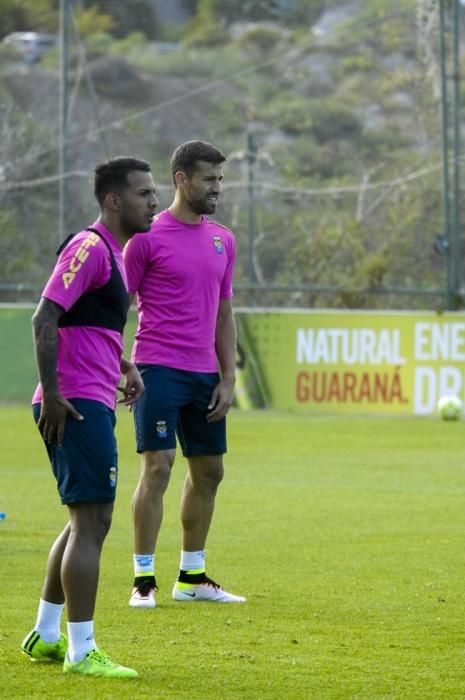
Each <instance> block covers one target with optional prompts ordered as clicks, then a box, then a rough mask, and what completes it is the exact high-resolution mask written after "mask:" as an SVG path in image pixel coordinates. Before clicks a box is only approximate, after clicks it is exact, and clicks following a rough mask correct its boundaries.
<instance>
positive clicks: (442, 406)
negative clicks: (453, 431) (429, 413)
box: [438, 396, 463, 420]
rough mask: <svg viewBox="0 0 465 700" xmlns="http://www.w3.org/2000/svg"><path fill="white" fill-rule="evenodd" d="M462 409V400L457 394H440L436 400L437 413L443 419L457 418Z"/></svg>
mask: <svg viewBox="0 0 465 700" xmlns="http://www.w3.org/2000/svg"><path fill="white" fill-rule="evenodd" d="M462 411H463V402H462V400H461V399H460V398H459V397H458V396H441V398H440V399H439V401H438V413H439V415H440V417H441V418H442V419H443V420H459V418H460V417H461V415H462Z"/></svg>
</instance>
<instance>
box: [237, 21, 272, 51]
mask: <svg viewBox="0 0 465 700" xmlns="http://www.w3.org/2000/svg"><path fill="white" fill-rule="evenodd" d="M282 39H283V32H282V31H280V30H279V29H278V28H277V27H270V26H267V25H258V26H256V27H254V28H253V29H249V30H248V31H246V32H244V33H243V34H242V35H241V37H240V39H239V40H238V42H237V45H238V48H239V49H244V50H245V51H247V53H249V54H250V55H252V56H254V55H255V56H258V57H262V58H263V57H264V56H266V54H268V53H269V52H270V51H273V50H274V49H275V48H276V47H277V46H278V44H279V43H280V42H281V41H282Z"/></svg>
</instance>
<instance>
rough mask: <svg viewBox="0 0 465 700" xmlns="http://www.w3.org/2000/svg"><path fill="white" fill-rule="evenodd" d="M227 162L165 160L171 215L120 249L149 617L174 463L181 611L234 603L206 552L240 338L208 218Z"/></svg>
mask: <svg viewBox="0 0 465 700" xmlns="http://www.w3.org/2000/svg"><path fill="white" fill-rule="evenodd" d="M224 161H225V157H224V155H223V154H222V153H221V151H219V150H218V149H217V148H215V147H214V146H212V145H211V144H209V143H205V142H203V141H188V142H187V143H184V144H182V145H181V146H179V148H177V149H176V151H175V152H174V154H173V157H172V160H171V171H172V177H173V182H174V185H175V187H176V192H175V197H174V201H173V203H172V204H171V206H170V207H169V208H168V209H166V210H165V211H162V212H161V213H160V214H158V215H157V216H156V218H155V220H154V222H153V225H152V227H151V229H150V231H149V232H147V233H140V234H138V235H137V236H134V237H133V238H132V239H131V240H130V241H129V243H128V244H127V246H126V248H125V253H124V261H125V265H126V271H127V275H128V286H129V293H130V294H131V295H137V310H138V315H139V324H138V327H137V332H136V337H135V343H134V347H133V352H132V360H133V362H135V363H136V365H137V367H138V368H139V371H140V372H141V375H142V377H143V380H144V385H145V393H144V396H143V397H142V398H141V399H140V400H139V401H137V403H136V404H135V405H134V422H135V430H136V440H137V451H138V452H139V453H141V455H142V457H141V467H142V468H141V476H140V480H139V484H138V486H137V488H136V491H135V494H134V499H133V517H134V549H135V551H134V573H135V579H134V587H133V591H132V595H131V598H130V601H129V605H131V606H132V607H137V608H154V607H155V605H156V602H155V595H154V594H155V591H156V590H157V586H156V580H155V546H156V542H157V537H158V533H159V530H160V526H161V522H162V517H163V495H164V493H165V491H166V488H167V486H168V482H169V479H170V474H171V467H172V466H173V462H174V458H175V453H176V434H177V437H178V440H179V443H180V445H181V448H182V452H183V455H184V456H185V457H186V459H187V463H188V472H187V476H186V480H185V483H184V491H183V496H182V503H181V521H182V528H183V538H182V551H181V562H180V572H179V576H178V578H177V581H176V582H175V584H174V588H173V598H174V599H175V600H177V601H184V602H197V601H212V602H218V603H242V602H244V601H245V598H243V597H242V596H236V595H233V594H232V593H228V592H227V591H225V590H224V589H223V588H221V586H219V585H218V584H217V583H215V582H214V581H212V580H211V579H210V578H208V577H207V575H206V572H205V543H206V539H207V535H208V531H209V528H210V524H211V520H212V516H213V510H214V505H215V496H216V491H217V488H218V485H219V483H220V481H221V479H222V478H223V455H224V453H225V452H226V418H225V416H226V414H227V412H228V410H229V408H230V406H231V404H232V401H233V392H234V382H235V361H236V329H235V323H234V316H233V309H232V301H231V300H232V295H233V292H232V278H233V268H234V260H235V252H236V248H235V239H234V236H233V234H232V233H231V231H229V230H228V229H227V228H225V227H224V226H221V225H220V224H217V223H215V222H214V221H212V220H211V219H209V218H208V216H206V215H207V214H214V212H215V211H216V206H217V202H218V197H219V196H220V193H221V183H222V180H223V162H224Z"/></svg>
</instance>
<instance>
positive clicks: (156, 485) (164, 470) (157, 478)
mask: <svg viewBox="0 0 465 700" xmlns="http://www.w3.org/2000/svg"><path fill="white" fill-rule="evenodd" d="M173 462H174V451H173V452H172V451H171V450H167V451H166V452H165V451H164V452H149V453H144V456H143V460H142V481H143V482H144V484H145V486H146V487H147V488H148V489H150V490H156V491H162V492H164V491H165V490H166V488H167V487H168V484H169V481H170V477H171V467H172V466H173Z"/></svg>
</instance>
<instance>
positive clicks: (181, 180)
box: [174, 170, 187, 187]
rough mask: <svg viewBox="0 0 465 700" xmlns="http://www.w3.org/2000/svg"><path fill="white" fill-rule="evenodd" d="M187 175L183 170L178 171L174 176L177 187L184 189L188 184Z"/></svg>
mask: <svg viewBox="0 0 465 700" xmlns="http://www.w3.org/2000/svg"><path fill="white" fill-rule="evenodd" d="M186 180H187V178H186V173H184V172H183V171H182V170H178V171H177V172H176V173H175V174H174V181H175V183H176V187H182V186H183V185H185V184H186Z"/></svg>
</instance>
